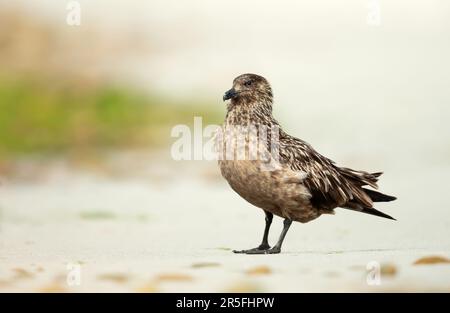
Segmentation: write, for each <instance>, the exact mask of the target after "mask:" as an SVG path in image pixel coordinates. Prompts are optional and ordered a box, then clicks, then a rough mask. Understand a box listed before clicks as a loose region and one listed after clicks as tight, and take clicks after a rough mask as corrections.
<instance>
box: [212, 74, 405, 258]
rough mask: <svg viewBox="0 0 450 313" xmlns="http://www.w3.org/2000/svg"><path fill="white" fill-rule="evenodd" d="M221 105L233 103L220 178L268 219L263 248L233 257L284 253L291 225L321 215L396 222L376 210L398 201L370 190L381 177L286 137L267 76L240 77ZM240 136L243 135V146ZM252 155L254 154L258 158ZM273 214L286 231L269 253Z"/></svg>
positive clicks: (225, 129) (224, 129)
mask: <svg viewBox="0 0 450 313" xmlns="http://www.w3.org/2000/svg"><path fill="white" fill-rule="evenodd" d="M223 100H224V101H225V100H231V101H230V102H229V103H228V106H227V114H226V118H225V122H224V124H223V126H222V128H221V132H220V133H221V136H218V137H217V138H220V140H218V139H216V144H217V146H218V147H220V148H222V150H220V152H221V154H220V156H219V166H220V170H221V173H222V176H223V177H224V178H225V179H226V180H227V181H228V183H229V185H230V186H231V188H232V189H233V190H234V191H236V192H237V193H238V194H239V195H240V196H241V197H242V198H244V199H245V200H247V201H248V202H250V203H251V204H253V205H255V206H257V207H259V208H261V209H263V210H264V212H265V215H266V218H265V221H266V224H265V229H264V236H263V240H262V243H261V244H260V245H259V246H258V247H256V248H254V249H248V250H239V251H236V250H234V251H233V252H235V253H246V254H272V253H280V251H281V245H282V244H283V240H284V237H285V236H286V233H287V231H288V229H289V227H290V225H291V223H292V221H296V222H301V223H307V222H309V221H312V220H314V219H316V218H317V217H319V216H320V215H322V214H334V209H335V208H337V207H341V208H345V209H350V210H354V211H358V212H362V213H367V214H372V215H375V216H380V217H384V218H388V219H393V220H394V218H393V217H391V216H389V215H387V214H385V213H382V212H380V211H378V210H376V209H374V208H373V203H374V202H387V201H392V200H395V199H396V198H395V197H393V196H388V195H385V194H382V193H380V192H378V191H375V190H373V189H368V188H366V186H368V187H372V188H377V180H378V177H379V176H380V175H381V174H382V173H381V172H378V173H368V172H365V171H356V170H352V169H349V168H345V167H339V166H337V165H336V164H335V163H334V162H333V161H332V160H330V159H328V158H326V157H324V156H323V155H321V154H320V153H318V152H316V151H315V150H314V149H313V148H312V147H311V146H310V145H309V144H308V143H306V142H305V141H303V140H300V139H298V138H295V137H293V136H290V135H289V134H287V133H285V132H284V131H283V130H282V129H281V127H280V125H279V123H278V122H277V121H276V120H275V119H274V118H273V116H272V103H273V94H272V88H271V87H270V84H269V83H268V82H267V80H266V79H265V78H264V77H261V76H259V75H255V74H243V75H240V76H238V77H237V78H235V79H234V81H233V87H232V88H231V89H230V90H228V91H227V92H226V93H225V95H224V96H223ZM236 129H238V130H239V131H236ZM242 129H246V130H245V132H242ZM249 129H250V131H249ZM274 130H275V131H274ZM230 134H232V135H230ZM236 134H239V135H241V137H242V135H244V140H243V141H242V142H243V144H242V145H239V142H241V141H239V140H240V139H236V136H235V135H236ZM264 134H265V136H263V135H264ZM256 137H257V140H255V138H256ZM261 138H265V140H261ZM241 139H242V138H241ZM274 142H275V144H273V143H274ZM250 150H251V151H256V153H257V155H258V157H256V158H255V157H254V156H255V155H254V153H253V154H251V153H250ZM242 156H244V157H242ZM273 164H275V166H273ZM274 214H275V215H277V216H280V217H282V218H284V227H283V230H282V232H281V235H280V237H279V239H278V242H277V243H276V244H275V246H273V247H272V248H271V247H270V246H269V243H268V235H269V229H270V225H271V223H272V219H273V215H274Z"/></svg>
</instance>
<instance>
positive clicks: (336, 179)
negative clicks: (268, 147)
mask: <svg viewBox="0 0 450 313" xmlns="http://www.w3.org/2000/svg"><path fill="white" fill-rule="evenodd" d="M280 143H281V147H280V158H281V161H282V162H283V163H285V164H287V165H288V166H289V167H290V168H291V169H292V170H294V171H302V172H304V173H306V174H307V175H306V177H305V179H304V181H303V184H304V185H305V186H306V188H308V190H309V192H310V193H311V196H312V197H311V200H310V201H311V203H312V204H313V205H314V206H315V207H317V208H321V209H333V208H335V207H338V206H344V205H345V204H346V203H348V202H349V201H352V200H354V199H355V200H358V202H360V203H362V204H363V205H364V206H367V207H371V205H372V201H371V199H370V198H369V196H367V195H366V194H365V193H364V192H363V191H362V189H361V188H360V186H357V185H355V184H354V183H353V182H352V181H351V180H350V179H349V178H347V177H346V175H344V174H343V173H341V171H340V168H339V167H337V166H336V165H335V164H334V162H333V161H332V160H330V159H328V158H326V157H324V156H323V155H321V154H320V153H318V152H316V151H315V150H314V149H313V148H312V147H311V146H310V145H309V144H308V143H306V142H304V141H302V140H300V139H298V138H295V137H292V136H289V135H287V136H284V137H282V138H281V140H280Z"/></svg>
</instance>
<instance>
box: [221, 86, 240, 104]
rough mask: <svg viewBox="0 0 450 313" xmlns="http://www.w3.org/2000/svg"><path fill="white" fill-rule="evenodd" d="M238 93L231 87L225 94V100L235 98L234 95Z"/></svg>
mask: <svg viewBox="0 0 450 313" xmlns="http://www.w3.org/2000/svg"><path fill="white" fill-rule="evenodd" d="M237 94H238V93H237V92H236V90H234V88H231V89H230V90H228V91H227V92H225V94H224V95H223V101H225V100H229V99H233V98H234V97H236V96H237Z"/></svg>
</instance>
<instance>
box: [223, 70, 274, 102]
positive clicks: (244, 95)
mask: <svg viewBox="0 0 450 313" xmlns="http://www.w3.org/2000/svg"><path fill="white" fill-rule="evenodd" d="M272 97H273V95H272V88H271V87H270V84H269V82H268V81H267V80H266V79H265V78H264V77H262V76H259V75H256V74H242V75H240V76H238V77H236V78H235V79H234V80H233V88H231V89H230V90H228V91H227V92H225V94H224V95H223V101H225V100H231V101H232V102H241V101H245V102H254V101H260V100H263V101H264V102H266V101H270V102H271V101H272Z"/></svg>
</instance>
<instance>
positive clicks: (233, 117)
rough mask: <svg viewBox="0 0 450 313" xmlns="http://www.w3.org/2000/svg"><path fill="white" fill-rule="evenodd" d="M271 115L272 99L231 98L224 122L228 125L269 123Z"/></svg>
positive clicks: (271, 118)
mask: <svg viewBox="0 0 450 313" xmlns="http://www.w3.org/2000/svg"><path fill="white" fill-rule="evenodd" d="M272 120H273V117H272V99H269V98H267V99H258V100H256V101H255V100H251V99H246V98H237V99H232V100H231V101H230V103H229V104H228V108H227V116H226V119H225V121H226V123H227V124H230V125H248V124H269V123H271V121H272Z"/></svg>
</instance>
